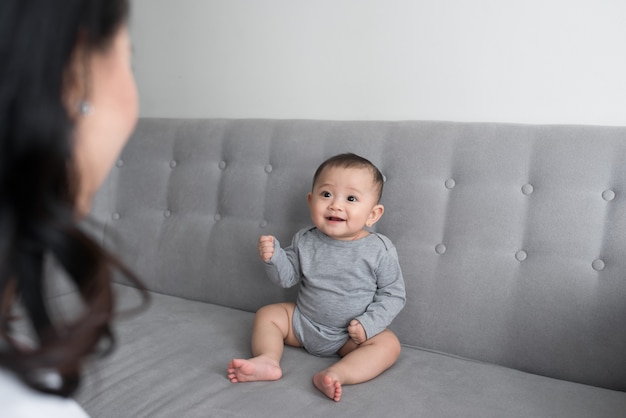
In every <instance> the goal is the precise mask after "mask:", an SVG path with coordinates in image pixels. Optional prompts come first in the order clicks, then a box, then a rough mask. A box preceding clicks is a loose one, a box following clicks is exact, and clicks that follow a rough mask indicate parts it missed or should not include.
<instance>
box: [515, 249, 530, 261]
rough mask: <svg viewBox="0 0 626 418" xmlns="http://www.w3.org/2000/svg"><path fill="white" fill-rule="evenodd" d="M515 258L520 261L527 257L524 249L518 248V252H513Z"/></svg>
mask: <svg viewBox="0 0 626 418" xmlns="http://www.w3.org/2000/svg"><path fill="white" fill-rule="evenodd" d="M515 258H516V259H517V261H520V262H521V261H524V260H526V258H528V254H527V253H526V251H524V250H519V251H518V252H516V253H515Z"/></svg>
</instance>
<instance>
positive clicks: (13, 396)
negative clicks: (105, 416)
mask: <svg viewBox="0 0 626 418" xmlns="http://www.w3.org/2000/svg"><path fill="white" fill-rule="evenodd" d="M0 405H2V415H3V416H7V417H12V418H27V417H28V418H30V417H46V418H88V417H89V416H88V415H87V413H86V412H85V411H84V410H83V409H82V408H81V407H80V406H79V405H78V404H77V403H76V401H75V400H74V399H71V398H69V399H67V398H62V397H59V396H54V395H46V394H43V393H39V392H36V391H34V390H32V389H30V388H28V387H26V386H25V385H24V384H22V382H20V381H19V380H18V379H17V378H16V377H15V376H13V375H12V374H10V373H9V372H7V371H4V370H1V369H0ZM5 414H6V415H5Z"/></svg>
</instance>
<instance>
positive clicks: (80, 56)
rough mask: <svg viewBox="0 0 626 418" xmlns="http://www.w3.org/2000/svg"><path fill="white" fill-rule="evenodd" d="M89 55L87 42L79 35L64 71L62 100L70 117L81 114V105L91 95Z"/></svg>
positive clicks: (73, 117)
mask: <svg viewBox="0 0 626 418" xmlns="http://www.w3.org/2000/svg"><path fill="white" fill-rule="evenodd" d="M89 65H90V62H89V56H88V53H87V48H86V46H85V42H84V41H82V37H80V36H79V40H78V42H77V44H76V46H74V50H73V51H72V56H71V58H70V60H69V62H68V64H67V67H65V70H64V72H63V91H62V92H61V94H62V101H63V105H64V106H65V110H66V111H67V114H68V115H69V116H70V118H72V119H75V118H76V117H78V116H79V115H80V114H81V106H82V105H83V103H85V102H86V100H87V99H88V95H89Z"/></svg>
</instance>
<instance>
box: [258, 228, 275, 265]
mask: <svg viewBox="0 0 626 418" xmlns="http://www.w3.org/2000/svg"><path fill="white" fill-rule="evenodd" d="M273 255H274V237H273V236H271V235H263V236H262V237H261V238H259V256H260V257H261V260H263V261H265V262H266V263H267V262H268V261H270V260H271V258H272V256H273Z"/></svg>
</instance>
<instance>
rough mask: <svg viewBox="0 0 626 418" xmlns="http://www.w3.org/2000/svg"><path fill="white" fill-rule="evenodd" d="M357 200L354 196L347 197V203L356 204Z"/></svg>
mask: <svg viewBox="0 0 626 418" xmlns="http://www.w3.org/2000/svg"><path fill="white" fill-rule="evenodd" d="M356 201H357V198H356V196H348V202H356Z"/></svg>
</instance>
